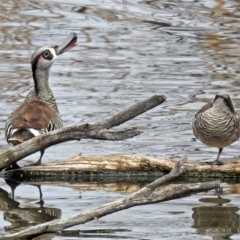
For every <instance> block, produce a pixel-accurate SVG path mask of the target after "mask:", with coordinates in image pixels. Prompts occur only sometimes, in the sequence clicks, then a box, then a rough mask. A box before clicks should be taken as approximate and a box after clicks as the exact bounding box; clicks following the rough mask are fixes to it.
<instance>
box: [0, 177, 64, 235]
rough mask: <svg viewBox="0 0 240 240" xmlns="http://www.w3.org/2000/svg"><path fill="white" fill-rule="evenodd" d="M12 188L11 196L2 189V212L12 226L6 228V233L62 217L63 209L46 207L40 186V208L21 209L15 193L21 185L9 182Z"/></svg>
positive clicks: (0, 189)
mask: <svg viewBox="0 0 240 240" xmlns="http://www.w3.org/2000/svg"><path fill="white" fill-rule="evenodd" d="M6 182H7V184H8V185H9V186H10V187H11V191H12V192H11V194H10V196H9V194H8V192H7V191H5V190H4V189H2V188H0V211H3V212H4V215H3V216H4V220H6V221H8V222H9V223H11V225H10V226H6V227H4V229H5V231H6V232H10V233H12V232H16V231H20V230H22V229H24V228H26V227H29V226H33V225H36V224H39V223H44V222H48V221H51V220H54V219H59V218H60V217H61V209H59V208H50V207H44V201H43V200H42V192H41V188H40V186H37V187H38V189H39V192H40V201H39V202H38V204H39V205H40V206H39V207H24V208H22V207H20V203H19V202H17V201H16V200H15V199H14V191H15V189H16V188H17V186H19V183H15V182H13V181H10V180H7V181H6Z"/></svg>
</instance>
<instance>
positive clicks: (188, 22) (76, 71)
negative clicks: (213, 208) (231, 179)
mask: <svg viewBox="0 0 240 240" xmlns="http://www.w3.org/2000/svg"><path fill="white" fill-rule="evenodd" d="M239 10H240V2H239V1H233V0H232V1H230V0H229V1H222V0H202V1H197V0H195V1H194V0H186V1H181V0H179V1H177V0H176V1H171V0H169V1H161V0H159V1H157V0H155V1H151V0H148V1H135V0H132V1H128V0H125V1H120V0H119V1H118V0H108V1H103V0H102V1H100V0H94V1H86V0H85V1H84V0H81V1H80V0H75V1H74V0H68V1H66V0H62V1H61V0H56V1H51V2H50V1H30V0H29V1H24V0H22V1H5V0H2V1H1V4H0V72H1V74H0V87H1V103H0V104H1V105H0V106H1V108H0V130H1V131H0V147H1V151H4V150H5V149H7V147H8V146H7V144H6V142H5V140H4V124H5V120H6V118H7V116H8V115H9V114H10V112H11V111H12V110H13V109H14V108H15V107H16V106H17V105H18V104H20V103H21V102H22V100H23V98H24V97H25V95H26V94H27V92H28V90H29V88H30V87H31V86H32V80H31V71H30V64H29V59H30V56H31V54H32V52H33V51H34V50H35V49H36V48H38V47H40V46H45V45H49V44H55V43H58V42H59V41H61V39H62V38H63V37H65V36H66V35H67V34H68V33H69V32H70V31H75V32H76V33H77V34H78V39H79V40H78V41H79V45H78V47H76V48H75V49H73V50H72V51H71V52H68V53H66V54H64V55H62V56H61V57H60V58H59V59H58V60H57V61H56V62H55V63H54V66H53V67H52V71H51V77H50V84H51V87H52V90H53V92H54V94H55V97H56V99H57V102H58V105H59V109H60V112H61V114H62V116H63V120H64V124H65V126H68V125H72V124H75V123H78V122H83V121H86V120H89V119H91V120H93V119H99V118H101V117H104V116H107V115H109V114H111V113H114V112H117V111H119V110H121V109H123V108H126V107H127V106H130V105H131V104H133V103H134V102H135V101H137V100H144V99H146V98H148V97H150V96H152V95H154V94H164V95H165V96H166V97H167V101H166V102H165V103H164V104H162V105H161V106H159V107H157V108H155V109H153V110H151V111H149V112H147V113H145V114H143V115H141V116H139V117H137V118H136V119H134V120H132V121H129V122H128V123H125V124H124V125H123V126H125V127H126V126H137V127H138V128H139V129H140V130H143V131H144V133H143V134H141V135H140V136H137V137H135V138H133V139H129V140H125V141H121V142H106V141H93V140H82V141H81V142H68V143H65V144H61V145H59V146H55V147H52V148H50V149H48V150H47V151H46V153H45V155H44V158H43V162H51V161H55V160H63V159H67V158H70V157H71V156H73V155H75V154H78V153H82V154H84V155H113V154H123V153H124V154H135V153H137V154H139V153H140V154H145V155H150V156H157V157H174V158H181V157H182V156H183V155H185V154H187V155H188V158H189V160H201V161H205V160H214V159H215V158H216V155H217V149H215V148H210V147H207V146H204V145H203V144H202V143H200V142H199V141H196V139H195V138H194V136H193V134H192V130H191V121H192V117H193V115H194V114H195V112H196V111H197V110H198V109H199V108H200V107H201V106H202V105H203V104H204V103H205V102H208V101H210V100H211V99H213V98H214V96H215V94H217V93H228V94H230V95H231V97H232V98H233V101H234V103H235V106H236V109H237V110H238V112H240V94H239V89H240V86H239V85H240V84H239V76H240V74H239V66H240V58H239V56H240V51H239V50H240V47H239V39H240V31H239V30H240V19H239V17H240V13H239ZM239 156H240V143H239V141H237V142H235V143H234V144H232V146H230V147H228V148H226V149H224V151H223V153H222V159H226V160H231V159H237V158H239ZM37 157H38V155H37V154H35V155H32V156H30V157H28V161H34V162H35V161H36V159H37ZM28 161H21V162H23V164H25V163H27V162H28ZM90 186H91V185H88V187H86V188H84V187H83V186H82V185H81V184H79V186H78V187H76V186H71V187H69V186H65V187H63V186H61V187H60V186H53V185H44V186H43V187H42V190H43V198H44V201H45V204H44V207H47V208H57V209H61V211H60V212H61V216H62V217H66V216H70V215H72V214H74V213H76V212H77V211H79V210H83V209H88V208H92V207H94V206H99V205H100V204H103V203H106V202H109V201H112V200H115V199H118V198H121V197H123V196H125V193H124V192H125V191H117V190H116V188H111V186H109V185H104V186H102V185H100V186H98V185H96V188H94V189H93V190H92V191H90V190H89V188H90ZM132 187H134V186H129V185H126V188H127V189H128V188H131V189H132ZM0 188H2V189H5V190H6V191H8V192H9V191H10V190H9V187H8V186H7V185H6V184H5V182H4V180H1V183H0ZM136 188H137V186H136ZM130 192H131V191H130ZM0 193H1V191H0ZM239 193H240V191H239V185H238V184H237V183H236V184H235V185H233V184H230V183H229V184H225V185H224V194H225V195H226V196H225V197H226V198H228V199H229V200H230V203H228V204H227V205H226V206H227V207H229V208H232V207H236V208H237V210H236V209H235V208H234V209H235V210H236V211H235V210H234V211H233V213H232V214H230V216H231V219H230V220H229V222H227V223H226V225H228V228H227V227H226V228H225V227H224V226H221V227H220V230H219V231H218V230H216V229H218V228H213V229H212V230H211V229H210V230H209V229H205V228H204V226H202V225H201V222H204V221H200V220H201V218H200V217H199V219H200V220H199V219H198V217H196V216H199V215H201V216H204V219H205V216H206V215H204V214H201V213H200V214H197V213H195V212H194V211H195V210H194V209H193V208H194V207H201V206H206V205H207V204H206V203H205V202H204V203H202V202H200V201H199V200H200V199H201V198H203V197H204V198H206V197H209V196H213V195H214V196H215V192H214V191H211V192H209V193H204V194H198V195H193V196H189V197H187V198H183V199H179V200H175V201H170V202H167V203H161V204H155V205H149V206H144V207H136V208H133V209H129V210H127V211H122V212H120V213H116V214H112V215H110V216H107V217H104V218H102V219H100V220H98V221H94V222H91V223H88V224H85V225H84V226H80V227H76V228H72V229H73V230H79V229H85V230H96V229H113V230H114V229H127V230H129V231H122V232H120V230H119V231H116V232H114V231H113V233H108V232H107V231H106V233H101V234H102V235H101V234H100V233H93V236H87V237H88V239H123V238H127V239H128V238H129V239H193V238H195V239H212V238H214V239H223V238H222V237H223V236H224V237H225V239H240V235H239V234H237V233H238V229H239V227H238V226H239V222H238V221H239V220H236V219H239V216H238V215H236V212H237V211H238V202H239V201H238V199H239ZM2 195H3V196H6V193H4V191H3V193H2ZM80 195H81V198H79V196H80ZM0 196H1V194H0ZM8 200H9V199H8ZM15 200H16V201H17V202H20V207H21V208H24V209H25V210H24V211H23V210H22V212H23V213H21V214H20V215H21V216H22V215H24V214H25V215H26V212H27V211H28V210H26V209H28V208H37V207H39V205H38V204H36V202H37V200H38V189H37V188H36V187H34V186H28V185H20V186H19V187H18V188H17V189H16V193H15ZM6 202H8V201H7V200H6ZM13 205H14V206H15V205H16V203H13ZM210 205H211V204H210ZM14 209H15V207H14ZM0 210H2V212H0V226H1V227H0V233H1V234H3V233H4V232H6V231H10V230H11V227H8V228H5V227H6V226H11V223H10V222H11V220H10V219H12V218H13V217H11V216H10V215H11V214H10V215H9V214H8V215H9V216H6V214H4V212H5V211H6V208H5V207H2V208H1V209H0ZM11 211H13V210H11ZM14 211H15V213H12V215H14V214H15V215H16V210H14ZM18 211H19V209H18ZM49 211H50V210H49ZM8 212H9V210H8ZM60 212H59V211H56V212H55V214H56V217H59V216H60ZM234 214H235V215H234ZM18 215H19V213H18ZM33 215H34V214H33ZM228 215H229V214H228ZM207 216H209V215H207ZM194 217H195V218H196V219H198V220H195V218H194ZM15 218H16V217H15ZM22 218H23V217H22ZM25 218H26V217H25ZM35 218H36V217H35ZM206 218H207V217H206ZM221 218H222V219H226V218H227V217H224V216H222V217H221ZM233 219H235V220H233ZM29 221H30V220H29ZM18 222H20V227H21V226H23V225H24V223H23V221H18ZM27 222H28V221H27ZM229 223H234V224H235V225H234V226H235V228H234V227H232V228H231V227H230V226H229ZM26 225H28V224H26ZM210 225H211V224H210V223H209V226H210ZM223 225H224V224H223ZM13 229H14V228H13ZM230 229H234V230H230ZM236 229H237V230H236ZM15 230H16V228H15ZM11 231H12V230H11ZM221 231H222V232H224V233H223V235H221V234H217V233H219V232H221ZM216 232H217V233H216ZM226 232H227V233H228V235H233V234H235V235H234V236H233V237H231V238H230V237H228V238H226V236H227V234H225V233H226ZM214 234H215V235H214ZM224 234H225V235H224ZM70 235H71V236H72V234H70ZM84 237H86V236H85V235H84ZM84 237H83V238H84ZM87 237H86V238H87ZM54 239H74V238H70V236H69V237H60V236H59V237H55V238H54ZM76 239H77V237H76Z"/></svg>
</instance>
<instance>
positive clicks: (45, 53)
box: [43, 50, 49, 58]
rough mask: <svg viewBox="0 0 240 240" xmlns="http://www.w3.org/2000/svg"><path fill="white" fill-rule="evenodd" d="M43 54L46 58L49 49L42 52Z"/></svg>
mask: <svg viewBox="0 0 240 240" xmlns="http://www.w3.org/2000/svg"><path fill="white" fill-rule="evenodd" d="M43 56H44V57H45V58H47V57H48V56H49V50H46V51H45V52H44V53H43Z"/></svg>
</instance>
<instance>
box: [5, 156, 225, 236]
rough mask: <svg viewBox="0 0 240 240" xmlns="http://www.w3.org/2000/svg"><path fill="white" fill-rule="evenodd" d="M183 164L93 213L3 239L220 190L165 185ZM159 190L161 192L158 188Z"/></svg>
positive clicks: (215, 185)
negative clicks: (188, 195)
mask: <svg viewBox="0 0 240 240" xmlns="http://www.w3.org/2000/svg"><path fill="white" fill-rule="evenodd" d="M186 160H187V158H186V157H185V158H184V159H183V160H181V161H179V162H178V163H177V164H176V166H175V167H174V168H173V169H172V171H171V172H170V173H169V174H167V175H165V176H163V177H161V178H159V179H157V180H155V181H154V182H152V183H150V184H148V185H146V186H145V187H143V188H142V189H140V190H139V191H137V192H135V193H133V194H131V195H129V196H128V197H126V198H124V199H121V200H117V201H114V202H111V203H108V204H104V205H102V206H100V207H97V208H95V209H91V210H86V211H82V212H81V213H79V214H76V215H74V216H72V217H68V218H65V219H60V220H54V221H50V222H46V223H43V224H38V225H36V226H33V227H30V228H27V229H25V230H22V231H20V232H18V233H14V234H9V235H6V236H4V237H3V238H2V239H5V240H7V239H13V238H18V239H20V238H26V237H30V236H31V237H32V236H36V235H39V234H43V233H50V232H57V231H61V230H63V229H66V228H69V227H72V226H75V225H79V224H83V223H86V222H89V221H91V220H94V219H98V218H101V217H103V216H106V215H108V214H111V213H114V212H118V211H120V210H123V209H128V208H131V207H134V206H138V205H144V204H151V203H157V202H162V201H167V200H170V199H176V198H179V197H183V196H185V195H187V194H191V193H193V192H201V191H206V190H210V189H213V188H218V187H220V182H218V181H214V182H205V183H195V184H168V185H166V183H167V182H169V181H171V180H172V179H174V178H176V177H178V176H179V175H180V174H182V173H183V172H184V171H185V169H184V168H182V165H183V163H184V162H185V161H186ZM160 186H161V188H159V187H160Z"/></svg>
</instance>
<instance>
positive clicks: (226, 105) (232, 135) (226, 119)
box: [192, 94, 240, 165]
mask: <svg viewBox="0 0 240 240" xmlns="http://www.w3.org/2000/svg"><path fill="white" fill-rule="evenodd" d="M192 128H193V133H194V135H195V136H196V137H197V138H198V139H199V140H200V141H201V142H203V143H204V144H206V145H208V146H213V147H217V148H219V152H218V156H217V159H216V160H215V161H214V162H213V163H212V164H217V165H221V164H222V162H221V161H220V160H219V158H220V154H221V152H222V150H223V148H224V147H227V146H229V145H230V144H232V143H233V142H235V141H237V140H238V139H239V137H240V121H239V117H238V115H237V113H236V112H235V109H234V106H233V103H232V100H231V98H230V96H229V95H227V94H219V95H216V97H215V99H214V101H213V102H212V103H207V104H206V105H205V106H203V107H202V108H201V109H200V111H199V112H198V113H197V114H196V115H195V117H194V119H193V124H192Z"/></svg>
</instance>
